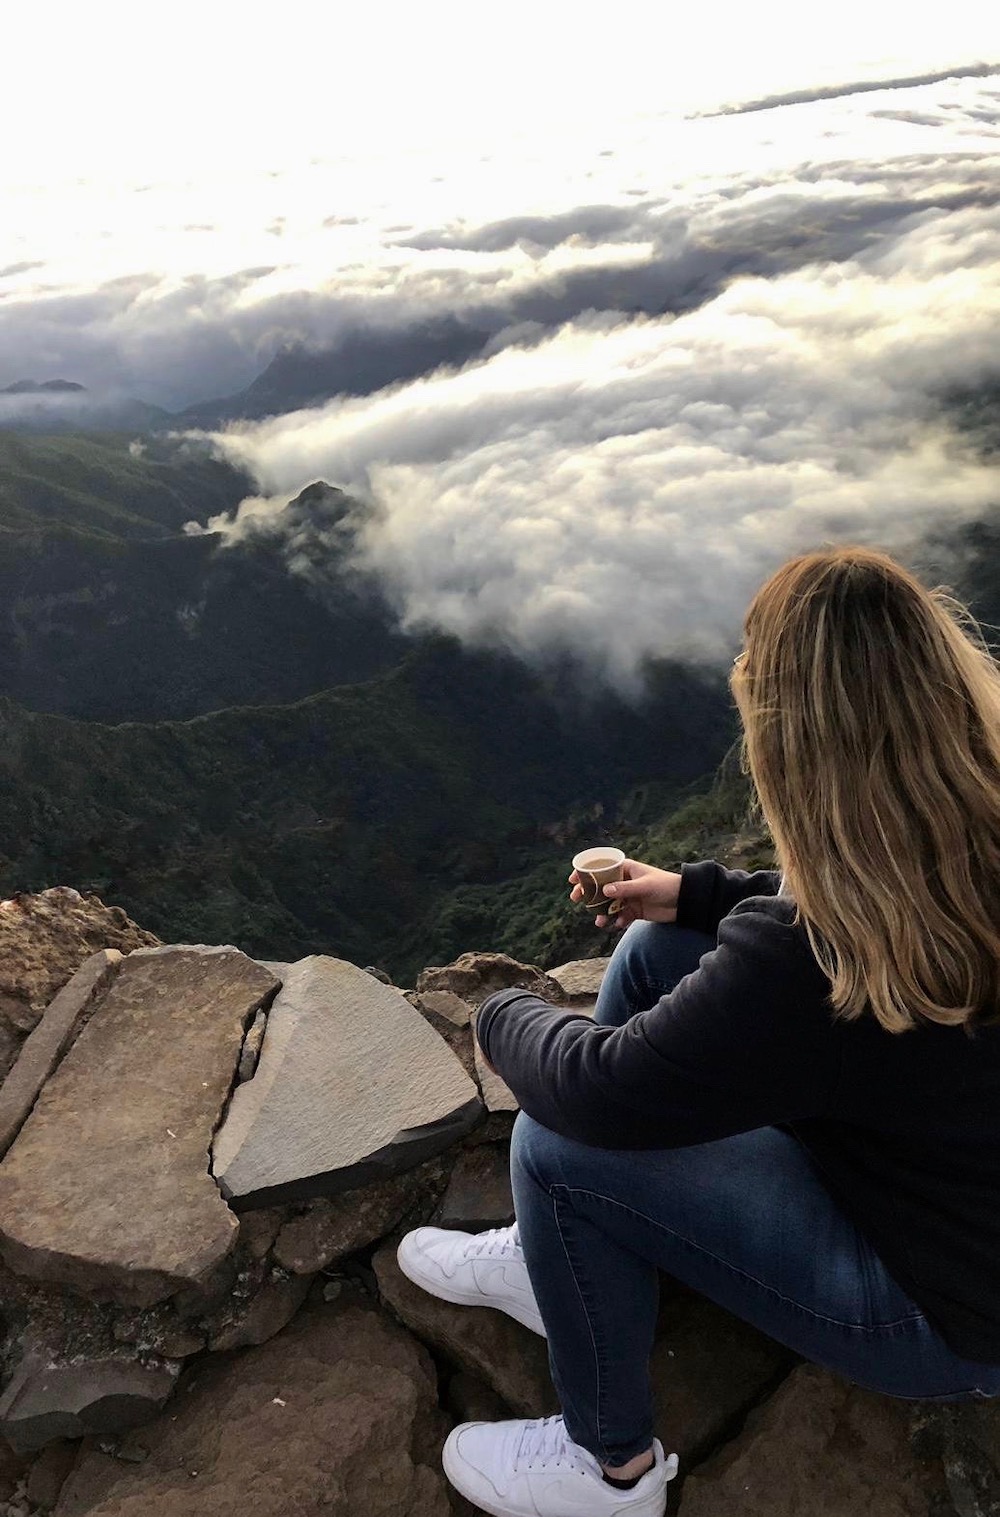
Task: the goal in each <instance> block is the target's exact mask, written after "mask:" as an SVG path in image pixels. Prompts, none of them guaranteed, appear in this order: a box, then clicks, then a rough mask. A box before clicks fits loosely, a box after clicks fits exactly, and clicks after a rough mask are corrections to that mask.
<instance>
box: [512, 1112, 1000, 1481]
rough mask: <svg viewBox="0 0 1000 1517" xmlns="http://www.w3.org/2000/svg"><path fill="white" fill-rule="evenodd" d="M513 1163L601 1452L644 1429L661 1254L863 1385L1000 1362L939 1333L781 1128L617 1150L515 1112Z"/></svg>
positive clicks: (569, 1369) (590, 1444) (996, 1372)
mask: <svg viewBox="0 0 1000 1517" xmlns="http://www.w3.org/2000/svg"><path fill="white" fill-rule="evenodd" d="M511 1171H512V1177H513V1182H514V1200H515V1205H516V1208H517V1217H518V1223H519V1228H520V1236H521V1241H522V1244H523V1247H524V1253H525V1258H526V1261H527V1265H528V1271H529V1274H530V1277H531V1283H532V1287H533V1289H534V1292H535V1296H536V1298H537V1301H538V1305H539V1308H540V1310H541V1314H542V1317H543V1319H544V1322H545V1327H546V1331H547V1334H548V1339H549V1353H550V1361H551V1367H552V1376H553V1381H554V1383H555V1386H556V1390H557V1392H558V1394H559V1398H560V1402H561V1404H562V1409H563V1415H564V1418H565V1422H566V1427H567V1431H568V1432H569V1435H570V1437H571V1438H572V1439H573V1440H574V1442H576V1443H579V1444H581V1445H582V1446H583V1447H584V1448H586V1449H588V1450H589V1451H590V1452H591V1453H592V1454H594V1455H595V1457H596V1458H598V1459H599V1460H601V1462H602V1463H604V1464H609V1465H613V1466H618V1465H623V1464H625V1463H627V1462H628V1461H629V1460H631V1459H632V1458H633V1457H634V1456H635V1455H637V1454H639V1453H641V1452H643V1451H644V1450H646V1449H648V1448H649V1447H650V1443H651V1440H652V1433H653V1417H652V1406H651V1402H650V1390H649V1377H648V1361H649V1354H650V1350H651V1347H652V1342H653V1333H654V1328H655V1320H656V1306H657V1270H658V1268H659V1269H664V1270H666V1271H668V1272H669V1273H670V1274H671V1275H673V1276H674V1277H675V1278H677V1279H679V1280H682V1281H684V1282H685V1284H687V1285H689V1286H691V1287H693V1288H694V1289H695V1290H698V1291H700V1292H701V1293H702V1294H703V1295H706V1296H709V1297H711V1298H712V1300H714V1301H716V1302H718V1303H719V1305H721V1306H724V1307H726V1308H728V1310H730V1311H731V1312H733V1313H734V1314H735V1315H736V1316H739V1317H742V1318H744V1319H745V1320H746V1321H748V1322H752V1323H753V1324H754V1325H755V1326H756V1327H758V1328H760V1329H761V1330H762V1331H763V1332H766V1333H768V1334H769V1335H770V1336H771V1337H772V1338H775V1339H777V1340H778V1341H779V1342H781V1343H784V1344H786V1345H787V1346H788V1347H790V1348H792V1349H794V1350H796V1351H797V1352H798V1353H800V1354H802V1355H803V1356H804V1357H805V1358H807V1359H810V1360H812V1361H813V1362H815V1363H817V1364H822V1365H824V1366H826V1367H827V1368H829V1369H832V1370H835V1371H837V1372H838V1373H839V1374H842V1375H844V1376H845V1377H847V1378H848V1379H851V1380H854V1381H856V1382H858V1383H859V1384H861V1385H864V1386H868V1387H869V1388H871V1389H874V1390H879V1391H883V1392H886V1393H888V1394H890V1395H897V1396H906V1397H919V1398H921V1399H923V1398H932V1397H960V1396H964V1395H970V1394H976V1393H977V1392H978V1393H979V1394H986V1395H995V1394H998V1393H1000V1367H997V1368H995V1369H994V1368H992V1367H990V1366H984V1365H981V1364H980V1365H976V1364H970V1363H968V1362H967V1361H964V1360H961V1359H959V1358H958V1357H957V1356H956V1355H955V1354H953V1353H952V1352H951V1351H950V1350H949V1349H948V1348H947V1346H946V1345H945V1344H944V1343H943V1341H942V1340H941V1339H940V1338H939V1337H938V1335H937V1334H936V1333H935V1332H934V1331H933V1329H932V1328H931V1327H930V1326H929V1324H928V1323H927V1321H926V1319H925V1317H924V1316H923V1314H922V1313H921V1311H920V1310H919V1308H918V1307H917V1306H916V1305H915V1304H914V1303H913V1302H912V1301H911V1300H910V1299H909V1297H907V1295H906V1294H905V1292H904V1291H902V1290H901V1289H900V1287H899V1286H898V1285H896V1283H895V1282H894V1281H893V1280H892V1279H891V1277H890V1276H889V1275H888V1273H887V1272H886V1270H885V1267H884V1266H883V1264H882V1262H881V1260H880V1259H879V1258H878V1256H877V1255H876V1254H875V1253H874V1251H873V1250H872V1248H871V1247H870V1245H869V1244H868V1243H867V1241H866V1240H865V1239H864V1238H863V1237H862V1235H861V1234H860V1233H859V1232H858V1230H857V1229H856V1228H855V1227H854V1226H853V1224H852V1223H850V1222H849V1221H848V1220H847V1219H846V1218H845V1217H844V1216H843V1214H842V1213H841V1212H840V1211H839V1209H838V1208H837V1206H836V1204H835V1202H834V1201H833V1199H832V1197H831V1196H830V1194H829V1193H828V1191H827V1190H826V1189H825V1187H824V1186H823V1184H822V1182H821V1181H820V1179H819V1178H818V1176H817V1174H816V1171H815V1169H814V1167H813V1165H812V1163H811V1161H810V1159H809V1156H808V1154H807V1153H806V1150H805V1149H804V1148H803V1147H802V1145H801V1144H800V1143H799V1142H798V1140H797V1139H795V1138H794V1137H792V1136H791V1135H790V1134H788V1133H785V1132H782V1131H779V1130H778V1129H775V1128H762V1129H759V1130H758V1131H756V1132H751V1133H744V1134H741V1135H740V1136H739V1137H735V1138H727V1139H723V1140H721V1141H720V1142H716V1143H703V1144H698V1145H697V1146H693V1147H690V1148H679V1149H666V1150H656V1151H638V1152H637V1151H618V1150H609V1149H598V1148H591V1147H588V1146H586V1145H584V1144H582V1143H575V1142H573V1141H571V1140H570V1139H567V1138H561V1137H558V1136H557V1135H556V1134H554V1133H551V1132H549V1131H548V1130H547V1129H545V1128H543V1127H540V1126H539V1125H538V1124H537V1123H536V1122H533V1121H532V1120H531V1119H530V1118H529V1117H526V1116H524V1115H523V1114H522V1115H521V1116H520V1117H519V1118H518V1120H517V1123H516V1124H515V1128H514V1139H513V1143H512V1149H511Z"/></svg>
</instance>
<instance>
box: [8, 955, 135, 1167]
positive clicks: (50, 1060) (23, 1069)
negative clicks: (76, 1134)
mask: <svg viewBox="0 0 1000 1517" xmlns="http://www.w3.org/2000/svg"><path fill="white" fill-rule="evenodd" d="M121 961H122V956H121V954H120V953H119V952H118V950H117V949H115V948H102V949H101V951H100V952H99V953H94V954H91V956H90V958H89V959H87V960H85V962H84V963H83V964H81V965H80V968H79V969H78V970H77V971H76V973H75V974H74V975H73V977H72V979H71V980H69V982H68V983H67V984H66V985H64V986H63V988H62V990H60V991H59V993H58V994H57V995H56V997H55V999H54V1000H53V1001H51V1002H50V1003H49V1005H48V1007H47V1008H46V1010H45V1011H44V1013H43V1014H42V1019H41V1021H40V1022H39V1023H38V1025H37V1027H36V1028H35V1030H34V1031H33V1032H32V1033H29V1035H28V1038H27V1039H26V1041H25V1043H24V1045H23V1047H22V1048H21V1052H20V1054H19V1056H18V1059H17V1063H16V1064H15V1065H14V1067H13V1069H12V1070H11V1072H10V1074H9V1075H8V1076H7V1078H6V1080H4V1082H3V1085H2V1086H0V1158H3V1155H4V1154H5V1153H6V1152H7V1150H8V1148H9V1147H10V1145H11V1144H12V1143H13V1141H14V1139H15V1138H16V1137H17V1135H18V1133H19V1132H20V1130H21V1128H22V1126H23V1125H24V1121H25V1119H26V1117H27V1116H28V1114H29V1112H30V1111H31V1108H32V1107H33V1106H34V1104H35V1101H36V1099H37V1097H38V1092H39V1091H40V1090H41V1088H42V1086H43V1085H44V1084H45V1082H46V1080H47V1079H48V1078H49V1076H50V1075H51V1073H52V1071H53V1070H54V1069H55V1067H56V1065H57V1064H58V1063H59V1060H60V1059H61V1058H62V1057H63V1055H64V1053H65V1052H66V1050H67V1048H69V1046H70V1044H71V1043H72V1042H73V1040H74V1038H75V1037H76V1036H77V1034H78V1033H79V1032H80V1029H81V1028H82V1026H83V1024H84V1021H85V1019H86V1018H87V1017H88V1016H90V1015H91V1014H92V1013H93V1011H94V1008H95V1006H96V1005H97V1002H98V1001H99V1000H100V998H101V997H102V996H103V995H104V993H105V991H106V990H107V988H108V986H109V985H110V984H111V981H112V979H113V977H114V976H115V974H116V973H117V972H118V966H119V964H120V963H121Z"/></svg>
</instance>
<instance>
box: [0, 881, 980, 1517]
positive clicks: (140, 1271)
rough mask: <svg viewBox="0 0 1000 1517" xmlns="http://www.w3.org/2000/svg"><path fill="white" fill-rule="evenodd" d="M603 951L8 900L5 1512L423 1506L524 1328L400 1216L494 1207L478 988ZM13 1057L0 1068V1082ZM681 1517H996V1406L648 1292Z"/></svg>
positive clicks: (538, 1401)
mask: <svg viewBox="0 0 1000 1517" xmlns="http://www.w3.org/2000/svg"><path fill="white" fill-rule="evenodd" d="M605 967H606V961H605V960H585V961H583V962H581V963H578V964H569V965H561V966H559V967H558V968H556V969H552V970H549V971H548V972H545V971H543V970H542V969H540V968H538V967H536V966H532V965H524V964H518V963H517V962H516V961H515V960H512V959H509V958H506V957H505V956H504V955H502V954H464V955H463V956H462V957H461V959H459V960H457V961H456V962H455V963H454V964H452V965H446V966H443V967H436V968H431V969H427V970H425V971H424V973H423V974H422V975H421V976H420V977H419V978H418V982H417V985H416V986H415V987H414V988H413V989H408V990H406V989H397V988H396V987H394V986H391V985H386V984H384V983H382V982H381V980H380V979H379V978H377V977H375V976H373V975H372V974H369V973H367V972H365V971H363V970H361V969H358V968H357V967H355V966H354V965H351V964H346V963H344V962H343V961H341V960H338V959H335V958H330V957H324V956H321V955H319V956H315V957H312V958H309V959H305V960H302V961H301V962H300V963H298V964H294V965H285V964H273V963H267V964H261V963H257V962H255V961H253V960H251V959H249V958H247V957H246V956H245V955H244V954H242V953H240V952H239V951H238V950H237V949H235V948H227V947H222V948H216V947H204V946H198V945H169V946H160V945H157V944H156V942H155V940H154V939H151V935H150V934H148V933H144V932H142V930H141V929H140V928H138V927H136V926H135V924H134V923H130V922H129V921H128V919H127V918H125V917H124V916H123V914H122V913H120V912H115V911H109V910H108V909H107V908H105V907H103V906H102V905H101V903H100V902H98V901H96V900H94V898H87V899H86V900H84V899H82V898H81V897H80V896H78V895H77V894H76V892H74V891H48V892H46V893H45V894H44V896H40V897H22V898H20V899H19V900H18V901H17V902H15V903H4V904H3V905H2V906H0V987H2V989H0V1038H5V1041H4V1042H2V1045H0V1051H2V1048H6V1050H7V1066H8V1067H9V1072H8V1073H7V1078H6V1079H5V1080H4V1081H3V1083H2V1084H0V1155H2V1162H0V1333H2V1337H0V1517H35V1514H37V1513H50V1512H51V1513H54V1514H55V1517H146V1514H147V1513H148V1512H150V1511H156V1512H157V1513H160V1514H162V1517H237V1514H239V1517H243V1514H244V1513H247V1512H252V1513H253V1514H254V1517H279V1514H280V1517H286V1514H287V1513H288V1512H291V1511H295V1512H297V1513H300V1514H302V1517H320V1514H322V1517H337V1514H341V1517H348V1514H350V1517H356V1514H358V1513H360V1512H364V1513H365V1514H366V1517H383V1514H384V1517H401V1514H407V1517H438V1514H440V1517H445V1514H447V1513H452V1512H455V1513H468V1512H470V1511H471V1509H470V1508H469V1507H468V1506H467V1505H466V1504H465V1503H464V1502H463V1501H461V1499H460V1498H458V1497H457V1496H456V1495H455V1493H454V1492H452V1491H450V1490H449V1489H448V1487H447V1486H446V1483H445V1482H444V1480H443V1477H442V1475H441V1471H440V1449H441V1444H442V1441H443V1439H444V1437H445V1436H446V1434H447V1431H448V1429H449V1428H450V1427H451V1426H452V1425H453V1424H454V1423H455V1421H457V1420H465V1419H467V1418H470V1417H487V1418H496V1417H503V1416H507V1415H511V1414H513V1415H529V1416H530V1415H542V1414H544V1413H546V1412H549V1411H552V1410H553V1409H554V1407H555V1399H554V1394H553V1390H552V1385H551V1381H550V1379H549V1374H548V1365H547V1359H546V1353H545V1346H544V1343H543V1342H542V1340H540V1339H539V1338H537V1337H535V1336H534V1335H533V1334H531V1333H529V1332H528V1331H527V1330H526V1329H524V1328H522V1327H520V1326H519V1325H518V1324H517V1323H515V1322H513V1321H512V1320H511V1319H509V1318H507V1317H505V1316H502V1315H500V1314H498V1313H495V1312H491V1311H488V1310H482V1309H480V1310H475V1309H473V1310H469V1309H465V1308H460V1307H454V1306H450V1305H448V1304H446V1303H444V1302H441V1301H437V1300H436V1299H434V1298H432V1297H429V1296H427V1295H425V1294H424V1293H423V1292H421V1291H419V1290H417V1289H416V1288H415V1287H414V1286H413V1285H411V1284H410V1282H409V1281H407V1280H406V1279H405V1278H404V1277H403V1276H402V1274H401V1273H400V1271H399V1269H398V1267H397V1264H396V1258H395V1246H396V1242H397V1241H398V1238H399V1236H400V1235H401V1233H402V1232H403V1231H404V1230H405V1229H406V1228H407V1227H411V1226H414V1225H417V1224H419V1223H422V1222H434V1223H438V1224H440V1225H442V1226H449V1227H461V1228H468V1229H470V1230H478V1229H480V1228H483V1227H488V1226H494V1225H501V1224H504V1223H506V1222H508V1221H509V1220H510V1219H511V1216H512V1207H511V1196H510V1185H509V1180H508V1175H507V1162H508V1139H509V1133H510V1128H511V1125H512V1123H513V1120H514V1116H515V1109H516V1108H515V1102H514V1099H513V1097H512V1095H511V1093H510V1091H509V1090H507V1088H506V1087H505V1086H504V1085H503V1083H502V1081H499V1080H497V1079H496V1077H495V1076H492V1074H491V1072H490V1071H488V1070H487V1069H486V1068H485V1066H482V1065H481V1064H479V1063H477V1060H476V1056H475V1048H474V1039H473V1031H472V1024H473V1023H474V1017H475V1010H476V1007H477V1006H478V1004H479V1002H480V1001H481V1000H482V998H483V997H484V996H485V995H486V994H488V993H489V992H490V991H492V990H495V989H498V988H502V987H504V986H507V985H525V986H528V987H529V988H532V989H535V990H537V991H538V993H539V994H542V995H545V996H546V997H548V998H549V999H552V1000H556V1001H559V1002H561V1003H562V1004H564V1005H567V1006H571V1007H573V1008H574V1009H576V1010H581V1011H584V1012H589V1011H592V1009H593V1004H594V1001H595V999H596V995H597V992H598V990H599V987H600V981H601V976H602V974H603V972H604V969H605ZM5 1072H6V1069H5ZM652 1374H653V1378H654V1382H655V1384H656V1388H657V1395H658V1409H659V1410H658V1416H659V1427H658V1431H659V1432H660V1435H661V1437H662V1438H663V1439H664V1441H665V1442H666V1443H668V1444H669V1445H670V1446H671V1447H672V1448H675V1449H677V1451H678V1453H679V1454H680V1457H681V1478H680V1479H679V1480H678V1481H677V1482H676V1483H675V1486H674V1487H673V1488H672V1492H671V1510H672V1511H678V1510H679V1512H680V1513H681V1517H730V1514H732V1517H737V1513H739V1514H740V1517H758V1514H759V1517H765V1514H767V1517H820V1514H822V1517H996V1514H997V1513H998V1512H1000V1476H998V1473H997V1471H998V1468H1000V1418H998V1417H997V1416H995V1415H994V1413H993V1412H992V1410H991V1409H990V1407H989V1406H983V1405H977V1406H971V1407H933V1406H920V1405H918V1406H910V1405H908V1404H904V1403H898V1402H892V1401H888V1400H886V1399H884V1398H880V1397H876V1396H872V1395H870V1394H868V1393H866V1392H862V1391H859V1390H856V1389H854V1388H852V1387H849V1386H847V1385H845V1384H844V1383H842V1382H840V1381H838V1380H837V1379H836V1378H835V1377H834V1376H831V1375H828V1374H826V1373H825V1372H824V1371H822V1370H818V1369H815V1368H814V1367H812V1366H808V1365H804V1364H801V1363H798V1362H796V1361H795V1360H794V1359H793V1358H792V1356H790V1355H789V1354H788V1353H787V1352H786V1351H785V1350H784V1349H782V1348H781V1347H779V1346H778V1345H777V1344H775V1343H773V1342H771V1341H770V1340H769V1339H767V1338H765V1337H763V1336H762V1335H761V1334H760V1333H757V1332H755V1331H754V1330H753V1329H752V1328H749V1327H747V1326H746V1325H745V1324H744V1323H742V1322H739V1321H737V1320H736V1319H734V1318H733V1317H730V1316H729V1315H728V1314H727V1313H726V1312H723V1311H721V1310H720V1309H719V1308H717V1307H715V1306H713V1305H712V1304H711V1303H710V1302H707V1301H705V1300H703V1299H702V1298H700V1297H698V1296H696V1295H694V1294H692V1293H690V1292H688V1291H685V1290H684V1289H682V1288H681V1287H680V1286H678V1285H676V1284H675V1283H673V1282H671V1281H669V1280H664V1288H663V1294H662V1305H661V1313H660V1322H659V1326H658V1331H657V1338H656V1345H655V1349H654V1354H653V1359H652Z"/></svg>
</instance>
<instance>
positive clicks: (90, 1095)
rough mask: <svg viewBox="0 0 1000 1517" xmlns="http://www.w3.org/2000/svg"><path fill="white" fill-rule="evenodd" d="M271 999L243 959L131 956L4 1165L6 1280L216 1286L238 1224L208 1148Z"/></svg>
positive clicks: (138, 1294)
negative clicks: (249, 1029) (248, 1034)
mask: <svg viewBox="0 0 1000 1517" xmlns="http://www.w3.org/2000/svg"><path fill="white" fill-rule="evenodd" d="M274 988H275V980H274V978H273V976H272V975H270V974H269V973H268V972H267V970H264V969H262V968H261V967H260V966H259V965H258V964H255V963H254V962H253V960H252V959H248V958H246V957H245V956H244V955H243V954H241V953H239V952H238V951H237V950H236V949H235V948H201V947H183V948H153V949H140V950H138V951H137V952H135V953H132V954H130V955H129V957H128V959H127V960H126V961H125V963H124V964H123V965H122V966H121V969H120V970H119V973H118V975H117V978H116V979H115V980H114V982H113V983H112V985H111V987H110V989H109V990H108V993H107V995H106V996H105V998H104V1000H103V1001H102V1003H101V1005H100V1006H99V1007H98V1009H97V1011H96V1012H95V1014H94V1015H93V1016H92V1017H91V1018H90V1020H89V1021H88V1023H87V1025H86V1026H85V1027H84V1029H83V1031H82V1032H81V1033H80V1036H79V1037H78V1038H77V1040H76V1042H75V1043H74V1045H73V1047H72V1048H71V1049H70V1051H69V1053H68V1054H67V1055H66V1057H65V1058H64V1059H63V1062H62V1064H61V1065H60V1066H59V1068H58V1069H57V1070H56V1072H55V1074H54V1075H53V1076H52V1077H51V1079H50V1080H49V1081H48V1083H47V1084H46V1086H45V1087H44V1089H43V1090H42V1092H41V1094H40V1095H39V1097H38V1100H37V1102H36V1104H35V1108H34V1110H33V1111H32V1113H31V1115H30V1117H29V1118H28V1120H27V1121H26V1122H25V1124H24V1126H23V1127H22V1129H21V1132H20V1135H19V1136H18V1138H17V1140H16V1142H15V1143H14V1145H13V1147H12V1148H11V1149H10V1151H9V1152H8V1154H7V1157H6V1159H5V1160H4V1162H3V1164H2V1165H0V1255H2V1257H3V1259H4V1260H5V1262H6V1263H7V1264H8V1265H9V1266H10V1268H11V1269H13V1270H14V1271H16V1272H17V1273H19V1274H21V1275H26V1276H28V1277H30V1278H31V1279H34V1280H38V1281H43V1282H47V1283H51V1284H57V1285H63V1286H66V1287H68V1288H69V1289H71V1290H74V1291H78V1292H80V1293H81V1294H83V1295H89V1296H92V1297H94V1298H95V1299H98V1300H117V1301H120V1302H122V1303H125V1304H131V1305H136V1306H152V1305H154V1304H155V1303H156V1302H157V1301H160V1300H163V1299H164V1298H166V1297H168V1296H170V1295H172V1294H173V1293H174V1292H176V1291H178V1290H180V1289H182V1288H185V1287H189V1288H193V1289H198V1288H201V1287H202V1285H203V1283H204V1282H205V1281H206V1280H209V1279H210V1278H211V1277H212V1276H213V1273H214V1272H215V1271H217V1270H218V1269H219V1267H220V1265H221V1263H222V1262H223V1261H224V1260H225V1259H226V1256H227V1255H228V1254H229V1252H230V1251H231V1249H232V1248H233V1246H234V1244H235V1241H236V1236H237V1230H238V1223H237V1220H236V1218H235V1217H234V1216H233V1214H232V1212H231V1211H230V1210H229V1208H228V1207H227V1206H226V1204H225V1202H224V1201H223V1199H222V1197H221V1196H220V1195H219V1192H218V1189H217V1187H216V1186H215V1184H214V1183H213V1181H212V1178H211V1176H210V1174H209V1173H208V1153H209V1146H210V1143H211V1138H212V1133H213V1131H214V1129H215V1127H216V1124H217V1123H218V1121H219V1118H220V1116H221V1114H222V1111H223V1108H224V1106H225V1103H226V1100H227V1097H228V1095H229V1091H230V1087H231V1084H232V1080H233V1074H234V1070H235V1066H236V1061H237V1059H238V1058H239V1052H240V1047H241V1045H242V1042H243V1033H244V1028H245V1026H246V1023H247V1022H248V1021H249V1020H250V1019H251V1017H252V1016H253V1014H254V1012H255V1011H256V1010H257V1009H258V1008H259V1007H260V1005H261V1003H262V1002H263V1001H264V1000H265V999H266V998H267V997H268V996H269V995H270V994H271V993H272V991H273V990H274Z"/></svg>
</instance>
